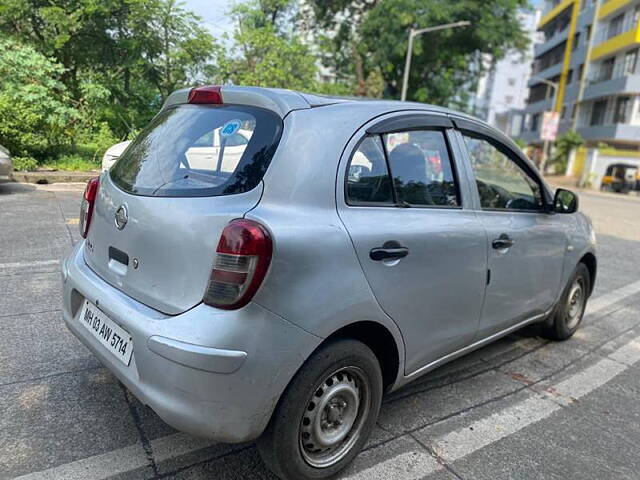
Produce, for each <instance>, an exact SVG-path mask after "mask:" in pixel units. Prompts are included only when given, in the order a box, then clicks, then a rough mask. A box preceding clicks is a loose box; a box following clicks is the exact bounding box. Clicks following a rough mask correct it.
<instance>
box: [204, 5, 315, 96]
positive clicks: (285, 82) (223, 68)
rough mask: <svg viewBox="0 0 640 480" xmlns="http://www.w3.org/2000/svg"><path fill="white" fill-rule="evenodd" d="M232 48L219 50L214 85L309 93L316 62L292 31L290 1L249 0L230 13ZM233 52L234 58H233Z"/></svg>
mask: <svg viewBox="0 0 640 480" xmlns="http://www.w3.org/2000/svg"><path fill="white" fill-rule="evenodd" d="M230 13H231V16H232V18H233V20H234V22H235V29H234V32H233V35H232V39H229V38H227V41H232V42H233V48H228V47H223V46H218V48H217V50H216V55H215V59H216V61H215V70H213V69H212V70H211V75H210V76H211V77H212V78H210V80H213V81H214V82H215V83H228V82H231V83H234V84H238V85H257V86H262V87H281V88H292V89H302V90H310V89H313V86H314V82H315V76H316V73H317V66H316V59H315V57H314V56H313V55H312V54H311V52H310V50H309V47H308V46H307V45H305V44H304V43H303V42H302V41H301V40H300V38H298V36H297V35H296V32H295V31H294V30H293V28H291V27H290V24H291V22H289V21H288V20H290V19H291V15H292V2H291V1H290V0H261V1H258V0H250V1H248V2H246V3H242V4H239V5H236V6H235V7H234V8H233V9H232V10H231V12H230ZM229 52H234V53H235V54H230V53H229Z"/></svg>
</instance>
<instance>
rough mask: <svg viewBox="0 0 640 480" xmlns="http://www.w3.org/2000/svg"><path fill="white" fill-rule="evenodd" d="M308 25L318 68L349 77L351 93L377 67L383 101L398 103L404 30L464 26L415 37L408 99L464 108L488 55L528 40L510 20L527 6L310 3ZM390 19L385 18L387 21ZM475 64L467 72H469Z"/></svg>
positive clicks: (468, 0)
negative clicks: (319, 53) (317, 47)
mask: <svg viewBox="0 0 640 480" xmlns="http://www.w3.org/2000/svg"><path fill="white" fill-rule="evenodd" d="M310 4H311V6H312V12H313V16H314V19H315V20H314V25H315V26H316V30H317V31H325V32H328V33H326V34H324V35H322V34H319V37H320V38H321V40H320V41H321V43H322V45H323V47H324V51H325V55H324V56H323V62H324V63H325V64H326V65H327V66H330V67H332V68H333V69H334V70H335V71H336V73H337V75H338V76H339V77H341V78H346V79H348V78H354V79H355V93H356V94H359V95H363V94H365V92H366V79H367V77H368V75H369V73H370V72H371V71H372V70H374V69H379V70H380V73H381V75H382V77H383V79H384V82H385V95H386V96H390V97H395V98H398V97H399V96H400V89H401V83H402V75H403V70H404V58H405V55H406V51H407V37H408V33H409V29H410V28H412V27H413V28H424V27H428V26H435V25H440V24H446V23H452V22H457V21H461V20H467V21H470V22H471V26H469V27H466V28H459V29H454V30H443V31H440V32H433V33H427V34H425V35H422V36H420V37H417V38H416V39H415V42H414V54H413V58H412V65H411V76H410V78H409V91H408V99H410V100H417V101H423V102H424V101H428V102H432V103H439V104H452V103H455V102H456V101H457V102H458V103H459V104H464V98H462V94H461V92H465V91H470V90H472V89H473V88H474V87H475V84H476V82H477V79H478V78H479V76H480V74H481V73H483V69H484V65H483V64H482V62H480V61H478V60H479V59H481V58H482V57H483V55H485V54H488V55H491V56H493V57H494V58H501V57H503V56H504V55H505V53H507V52H508V51H510V50H513V49H516V50H522V49H524V47H526V45H527V42H528V39H527V37H526V35H525V33H524V32H523V31H522V28H521V26H520V23H519V21H518V11H519V10H520V9H523V8H527V6H528V2H527V0H483V1H482V2H479V1H477V0H456V1H451V0H430V1H429V2H425V1H424V0H384V1H382V0H311V1H310ZM390 19H392V20H390ZM472 65H475V68H473V69H472V68H471V66H472Z"/></svg>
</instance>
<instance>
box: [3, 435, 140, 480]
mask: <svg viewBox="0 0 640 480" xmlns="http://www.w3.org/2000/svg"><path fill="white" fill-rule="evenodd" d="M148 464H149V460H148V459H147V456H146V455H145V453H144V449H143V448H142V445H141V444H139V443H138V444H135V445H130V446H128V447H124V448H119V449H117V450H112V451H111V452H107V453H103V454H101V455H94V456H93V457H88V458H83V459H82V460H78V461H75V462H71V463H66V464H64V465H60V466H59V467H54V468H50V469H48V470H43V471H41V472H35V473H29V474H27V475H23V476H21V477H16V479H15V480H18V479H19V480H89V479H92V480H98V479H106V478H109V477H111V476H113V475H118V474H122V473H126V472H130V471H132V470H136V469H138V468H141V467H144V466H145V465H148Z"/></svg>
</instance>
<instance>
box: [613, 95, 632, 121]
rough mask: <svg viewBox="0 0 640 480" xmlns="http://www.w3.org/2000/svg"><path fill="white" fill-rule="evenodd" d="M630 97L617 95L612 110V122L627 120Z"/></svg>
mask: <svg viewBox="0 0 640 480" xmlns="http://www.w3.org/2000/svg"><path fill="white" fill-rule="evenodd" d="M630 105H631V98H629V97H618V98H617V99H616V109H615V110H614V112H613V123H627V122H628V121H629V106H630Z"/></svg>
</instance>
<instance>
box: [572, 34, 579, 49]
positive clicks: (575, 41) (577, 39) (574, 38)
mask: <svg viewBox="0 0 640 480" xmlns="http://www.w3.org/2000/svg"><path fill="white" fill-rule="evenodd" d="M579 45H580V32H578V33H576V34H575V35H574V36H573V47H572V50H575V49H576V48H578V46H579Z"/></svg>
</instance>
